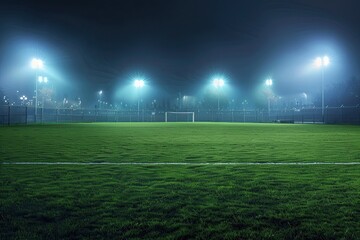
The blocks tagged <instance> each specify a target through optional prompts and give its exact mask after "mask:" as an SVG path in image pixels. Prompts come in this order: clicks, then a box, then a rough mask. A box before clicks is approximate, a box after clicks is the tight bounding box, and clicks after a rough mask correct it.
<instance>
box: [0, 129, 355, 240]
mask: <svg viewBox="0 0 360 240" xmlns="http://www.w3.org/2000/svg"><path fill="white" fill-rule="evenodd" d="M24 161H26V162H114V163H119V162H133V163H134V162H144V163H146V162H148V163H150V162H188V163H207V162H209V163H211V162H212V163H220V162H224V163H226V162H258V163H264V162H278V163H285V162H298V163H302V162H304V163H306V162H308V163H309V162H328V163H330V162H360V128H359V127H357V126H331V125H294V124H292V125H278V124H232V123H195V124H192V123H183V124H181V123H119V124H115V123H114V124H111V123H106V124H105V123H104V124H101V123H97V124H65V125H34V126H15V127H4V128H0V162H2V163H4V162H24ZM0 239H360V165H351V166H350V165H290V166H287V165H201V166H198V165H156V166H149V165H80V166H79V165H4V164H0Z"/></svg>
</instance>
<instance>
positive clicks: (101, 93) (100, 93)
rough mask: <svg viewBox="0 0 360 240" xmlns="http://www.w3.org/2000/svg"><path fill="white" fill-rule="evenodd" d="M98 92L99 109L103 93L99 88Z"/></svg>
mask: <svg viewBox="0 0 360 240" xmlns="http://www.w3.org/2000/svg"><path fill="white" fill-rule="evenodd" d="M98 94H99V109H101V97H102V95H103V91H102V90H100V91H99V92H98Z"/></svg>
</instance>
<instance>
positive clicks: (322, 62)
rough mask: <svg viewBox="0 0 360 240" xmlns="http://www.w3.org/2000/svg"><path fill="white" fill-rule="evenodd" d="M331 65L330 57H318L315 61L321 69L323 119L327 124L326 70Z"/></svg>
mask: <svg viewBox="0 0 360 240" xmlns="http://www.w3.org/2000/svg"><path fill="white" fill-rule="evenodd" d="M329 64H330V58H329V57H328V56H324V57H317V58H316V59H315V66H316V67H319V68H321V118H322V122H323V123H324V122H325V96H324V95H325V94H324V92H325V91H324V68H325V67H327V66H328V65H329Z"/></svg>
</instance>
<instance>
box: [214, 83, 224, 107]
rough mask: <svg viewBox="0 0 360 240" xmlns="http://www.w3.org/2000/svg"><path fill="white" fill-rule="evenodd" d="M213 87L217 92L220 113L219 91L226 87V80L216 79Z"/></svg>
mask: <svg viewBox="0 0 360 240" xmlns="http://www.w3.org/2000/svg"><path fill="white" fill-rule="evenodd" d="M213 85H214V87H215V88H216V90H217V109H218V111H220V100H219V98H220V91H219V88H222V87H223V86H224V79H222V78H215V79H214V80H213Z"/></svg>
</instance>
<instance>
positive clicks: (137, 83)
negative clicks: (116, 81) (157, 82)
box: [134, 79, 145, 122]
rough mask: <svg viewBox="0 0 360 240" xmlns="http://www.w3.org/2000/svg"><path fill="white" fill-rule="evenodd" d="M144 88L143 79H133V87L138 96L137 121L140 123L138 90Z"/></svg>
mask: <svg viewBox="0 0 360 240" xmlns="http://www.w3.org/2000/svg"><path fill="white" fill-rule="evenodd" d="M144 86H145V82H144V80H143V79H135V80H134V87H135V88H136V90H137V94H138V102H137V105H138V106H137V107H138V121H139V122H140V93H139V90H140V89H141V88H143V87H144Z"/></svg>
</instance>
